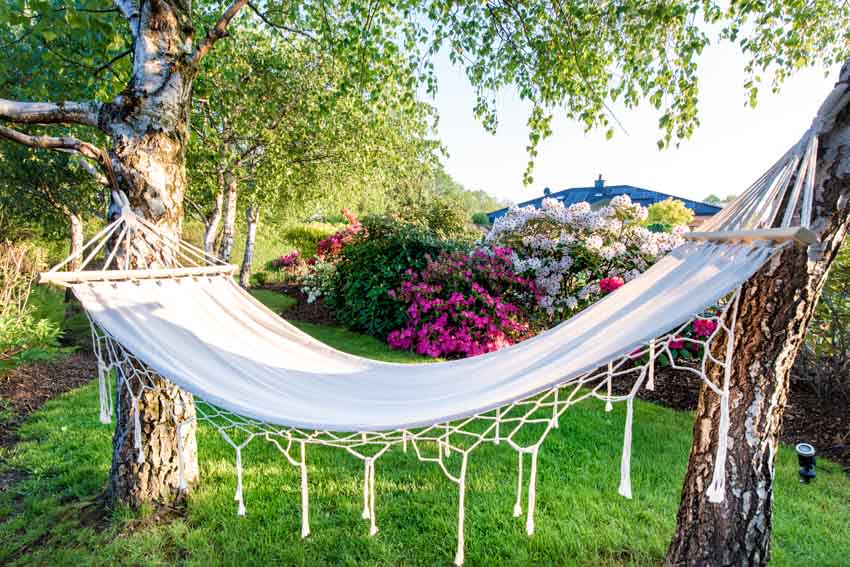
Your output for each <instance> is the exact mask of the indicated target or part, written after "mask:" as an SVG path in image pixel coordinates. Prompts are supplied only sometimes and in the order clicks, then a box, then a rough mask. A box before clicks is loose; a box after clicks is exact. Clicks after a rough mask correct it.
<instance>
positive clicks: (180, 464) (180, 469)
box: [175, 421, 189, 492]
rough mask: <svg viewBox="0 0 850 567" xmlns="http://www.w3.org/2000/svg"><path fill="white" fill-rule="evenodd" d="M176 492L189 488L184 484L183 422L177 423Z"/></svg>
mask: <svg viewBox="0 0 850 567" xmlns="http://www.w3.org/2000/svg"><path fill="white" fill-rule="evenodd" d="M175 429H176V431H177V478H178V481H177V490H179V491H181V492H182V491H184V490H186V489H187V488H189V486H188V485H187V484H186V468H185V467H186V464H185V462H184V457H183V422H182V421H181V422H179V423H177V425H176V427H175Z"/></svg>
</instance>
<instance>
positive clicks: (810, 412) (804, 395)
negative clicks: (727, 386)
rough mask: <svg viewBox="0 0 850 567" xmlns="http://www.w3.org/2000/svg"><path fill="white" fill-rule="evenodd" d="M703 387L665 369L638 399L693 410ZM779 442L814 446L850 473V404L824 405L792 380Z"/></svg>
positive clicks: (691, 377)
mask: <svg viewBox="0 0 850 567" xmlns="http://www.w3.org/2000/svg"><path fill="white" fill-rule="evenodd" d="M700 386H701V380H700V379H699V378H698V377H697V376H695V375H694V374H693V373H691V372H686V371H681V370H679V371H677V370H673V369H670V368H665V369H663V370H660V371H658V372H657V373H656V375H655V390H653V391H650V390H646V389H643V390H641V391H640V392H639V393H638V397H639V398H641V399H643V400H647V401H650V402H655V403H658V404H660V405H663V406H666V407H669V408H673V409H677V410H686V411H692V410H694V409H696V407H697V403H698V402H699V391H700ZM615 390H618V393H626V389H625V385H623V384H621V385H620V388H617V386H616V385H615ZM780 440H781V441H782V442H783V443H785V444H787V445H795V444H797V443H800V442H802V441H805V442H806V443H811V444H812V445H814V446H815V448H816V449H817V451H818V454H819V455H822V456H824V457H827V458H829V459H831V460H833V461H835V462H837V463H839V464H841V466H842V467H843V468H844V470H845V471H846V472H847V473H848V474H850V404H848V403H846V402H842V401H840V400H832V401H831V402H825V401H824V400H822V399H821V398H820V397H819V396H818V395H817V394H816V393H815V392H814V391H812V388H811V387H810V386H808V385H807V384H805V383H803V382H800V381H795V380H792V381H791V388H790V391H789V396H788V404H787V407H786V409H785V415H784V417H783V420H782V432H781V434H780Z"/></svg>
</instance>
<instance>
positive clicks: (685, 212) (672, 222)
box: [646, 197, 694, 226]
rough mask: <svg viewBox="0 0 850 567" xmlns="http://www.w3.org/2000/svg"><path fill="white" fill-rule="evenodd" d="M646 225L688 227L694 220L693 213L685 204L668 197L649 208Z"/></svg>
mask: <svg viewBox="0 0 850 567" xmlns="http://www.w3.org/2000/svg"><path fill="white" fill-rule="evenodd" d="M648 213H649V214H648V215H647V217H646V224H666V225H669V226H680V225H685V226H687V225H689V224H690V223H691V221H692V220H694V212H693V211H692V210H691V209H689V208H688V207H686V206H685V203H683V202H682V201H680V200H678V199H674V198H673V197H668V198H667V199H664V200H663V201H659V202H658V203H653V204H651V205H650V206H649V209H648Z"/></svg>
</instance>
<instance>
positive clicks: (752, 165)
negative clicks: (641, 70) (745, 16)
mask: <svg viewBox="0 0 850 567" xmlns="http://www.w3.org/2000/svg"><path fill="white" fill-rule="evenodd" d="M744 63H745V61H744V58H743V56H742V55H741V54H740V53H739V52H738V50H737V49H736V48H735V46H732V45H729V44H721V45H717V46H709V47H708V48H706V50H705V51H704V52H703V54H702V56H701V61H700V102H699V112H700V120H701V125H700V126H699V128H698V129H697V131H696V132H695V133H694V135H693V137H692V138H691V139H690V140H685V141H683V142H682V143H681V145H680V147H679V148H678V149H676V148H671V149H668V150H658V148H657V146H656V141H657V140H658V138H659V130H658V127H657V124H658V114H657V113H656V112H655V111H654V109H652V108H651V107H650V106H649V105H644V106H643V107H641V108H637V109H632V110H625V109H623V108H622V107H618V106H614V107H613V108H614V111H615V113H616V115H617V117H618V118H619V120H620V121H621V122H622V123H623V126H624V127H625V129H626V130H627V131H628V135H626V134H624V133H623V132H622V131H621V130H619V129H617V131H616V133H615V135H614V138H613V139H612V140H605V136H604V132H601V131H600V132H592V133H590V134H587V135H585V134H584V133H583V131H582V128H581V126H579V125H578V124H577V123H575V122H568V121H567V120H566V119H565V118H563V117H561V118H556V120H555V121H554V123H553V127H554V135H553V136H552V137H551V138H549V139H548V140H546V141H544V142H543V144H542V147H541V150H540V155H539V157H538V159H537V165H536V167H535V172H534V183H533V184H532V185H531V186H529V187H525V186H523V184H522V174H523V171H524V169H525V164H526V162H527V157H526V153H525V146H526V144H527V131H526V126H525V122H526V118H527V116H528V112H527V108H528V107H527V106H526V105H524V104H523V103H522V102H521V101H519V98H518V96H516V94H515V93H514V92H503V93H500V96H499V97H498V103H499V131H498V133H497V134H496V135H495V136H492V135H490V134H488V133H487V132H485V131H484V129H483V128H482V127H481V125H480V124H479V123H478V122H477V121H476V120H475V118H474V116H473V114H472V106H473V104H474V96H473V92H472V89H471V88H470V86H469V83H468V81H467V80H466V77H465V76H464V74H463V71H462V70H460V69H458V68H456V67H452V66H451V64H450V63H449V61H448V58H447V57H444V56H443V57H440V58H439V59H438V61H437V71H438V78H439V92H438V94H437V97H436V100H435V101H433V103H434V104H435V105H436V106H437V109H438V111H439V113H440V124H439V136H440V138H441V139H442V141H443V143H444V144H445V145H446V147H447V148H448V151H449V154H450V155H449V157H448V158H447V159H446V160H445V164H446V169H447V170H448V172H449V173H450V174H451V175H452V176H453V177H454V178H455V179H456V180H457V181H459V182H460V183H462V184H463V185H464V186H466V187H467V188H469V189H484V190H486V191H488V192H490V193H492V194H493V195H496V196H498V197H501V198H506V199H511V200H513V201H515V202H519V201H523V200H526V199H530V198H534V197H537V196H539V195H541V194H542V192H543V188H544V187H546V186H548V187H551V188H552V189H553V190H557V189H564V188H567V187H575V186H587V185H591V184H592V182H593V180H594V179H595V178H596V176H597V175H598V174H599V173H601V174H602V176H603V177H604V178H605V180H606V181H607V182H608V183H610V184H628V185H636V186H638V187H646V188H648V189H655V190H658V191H663V192H665V193H671V194H674V195H679V196H682V197H688V198H692V199H702V198H704V197H706V196H707V195H709V194H710V193H717V194H720V195H726V194H729V193H740V192H741V191H742V190H744V189H746V187H747V186H748V185H749V184H750V183H751V182H752V181H754V180H755V179H756V178H757V177H758V176H759V175H760V174H761V173H762V172H763V170H765V169H766V168H768V167H769V166H770V165H771V164H772V163H773V162H774V161H775V160H776V159H778V158H779V157H780V156H781V154H782V153H783V152H785V150H786V149H788V148H789V147H790V146H791V145H792V144H794V143H795V142H796V141H797V140H798V138H799V137H800V135H802V134H803V132H804V131H805V130H806V129H807V128H808V127H809V125H810V124H811V120H812V118H813V117H814V115H815V113H816V111H817V108H818V106H819V105H820V103H821V101H822V100H823V98H824V96H826V94H827V93H828V92H829V91H830V90H831V88H832V85H833V84H834V82H835V80H836V76H837V74H838V69H834V70H833V72H832V73H830V75H829V76H828V77H824V72H823V70H822V69H808V70H805V71H801V72H800V73H798V74H796V75H794V76H792V77H791V78H790V79H788V80H787V81H786V82H785V84H784V86H783V87H782V90H781V91H780V92H779V93H778V94H773V93H772V92H770V88H769V85H765V86H764V87H763V88H762V94H761V96H760V98H759V103H758V106H756V108H754V109H752V108H750V107H749V105H746V104H745V102H746V93H745V91H744V88H743V84H744V82H745V80H746V79H745V74H744Z"/></svg>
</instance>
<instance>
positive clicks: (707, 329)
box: [692, 319, 717, 338]
mask: <svg viewBox="0 0 850 567" xmlns="http://www.w3.org/2000/svg"><path fill="white" fill-rule="evenodd" d="M692 327H693V330H694V336H696V337H700V338H705V337H710V336H711V334H712V333H714V331H715V329H717V321H714V320H713V319H697V320H695V321H694V322H693V325H692Z"/></svg>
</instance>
